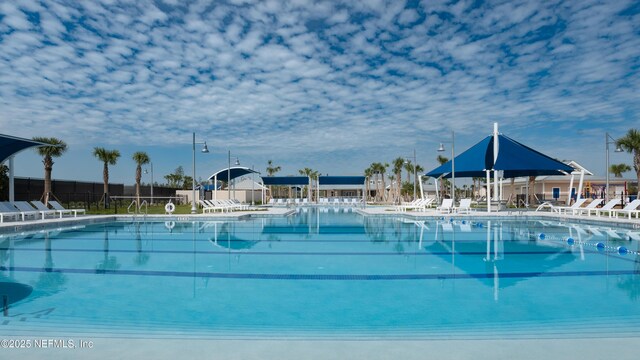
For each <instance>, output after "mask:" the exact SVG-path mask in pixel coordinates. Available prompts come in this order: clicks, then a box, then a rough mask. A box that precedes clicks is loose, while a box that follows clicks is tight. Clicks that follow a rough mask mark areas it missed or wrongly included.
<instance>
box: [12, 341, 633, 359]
mask: <svg viewBox="0 0 640 360" xmlns="http://www.w3.org/2000/svg"><path fill="white" fill-rule="evenodd" d="M83 340H86V341H92V348H78V347H76V348H75V349H61V348H47V349H42V348H40V349H33V348H31V349H0V354H3V353H7V354H9V353H10V354H11V355H10V356H11V357H15V358H20V359H48V360H51V359H221V360H240V359H243V360H247V359H256V360H258V359H259V360H269V359H274V360H275V359H277V360H299V359H305V360H306V359H310V360H315V359H323V360H325V359H366V360H383V359H385V360H386V359H403V360H413V359H416V360H418V359H420V360H424V359H473V360H484V359H486V360H501V359H519V360H529V359H531V360H541V359H545V360H549V359H581V360H591V359H593V360H596V359H617V360H626V359H629V360H631V359H634V360H635V359H637V358H638V350H637V349H638V347H639V346H640V338H602V339H593V338H590V339H580V338H575V339H559V340H554V339H543V340H539V339H532V340H433V341H431V340H422V341H421V340H363V341H350V340H286V339H283V340H271V339H269V340H255V339H251V340H243V339H238V340H209V339H202V340H196V339H126V338H91V339H90V338H85V339H83ZM76 344H77V342H76Z"/></svg>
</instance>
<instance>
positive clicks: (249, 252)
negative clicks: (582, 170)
mask: <svg viewBox="0 0 640 360" xmlns="http://www.w3.org/2000/svg"><path fill="white" fill-rule="evenodd" d="M13 250H14V251H33V252H42V251H45V250H43V249H33V248H28V249H27V248H16V249H13ZM51 252H53V253H62V252H87V253H102V252H104V250H103V249H74V248H54V249H51ZM107 252H109V253H125V254H126V253H139V252H143V253H146V254H212V255H227V254H229V253H238V252H239V250H228V251H211V250H196V251H193V250H143V251H138V250H131V249H109V251H107ZM590 252H593V253H596V251H590ZM241 253H242V255H301V256H304V255H313V256H397V255H403V256H404V255H416V256H432V255H435V256H442V255H451V252H449V251H437V252H427V251H423V250H415V251H404V252H400V253H398V252H395V251H393V252H331V251H324V252H320V251H318V252H301V251H252V250H247V251H241ZM486 254H487V252H486V251H457V252H456V255H486ZM504 254H505V255H554V254H558V252H557V251H514V252H505V253H504Z"/></svg>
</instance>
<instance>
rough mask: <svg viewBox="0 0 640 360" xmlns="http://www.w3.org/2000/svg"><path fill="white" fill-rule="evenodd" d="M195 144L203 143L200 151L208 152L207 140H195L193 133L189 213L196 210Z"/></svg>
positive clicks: (193, 212)
mask: <svg viewBox="0 0 640 360" xmlns="http://www.w3.org/2000/svg"><path fill="white" fill-rule="evenodd" d="M196 144H203V146H202V150H201V152H203V153H205V154H206V153H208V152H209V149H208V148H207V142H206V141H203V142H196V133H195V132H194V133H193V178H192V179H191V187H192V190H193V194H192V195H193V197H192V198H191V213H192V214H195V213H197V212H198V209H197V208H196Z"/></svg>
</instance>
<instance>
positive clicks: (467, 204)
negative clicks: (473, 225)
mask: <svg viewBox="0 0 640 360" xmlns="http://www.w3.org/2000/svg"><path fill="white" fill-rule="evenodd" d="M453 211H455V212H457V213H458V214H462V213H467V214H468V213H470V212H471V199H462V200H460V205H458V206H456V207H454V208H453Z"/></svg>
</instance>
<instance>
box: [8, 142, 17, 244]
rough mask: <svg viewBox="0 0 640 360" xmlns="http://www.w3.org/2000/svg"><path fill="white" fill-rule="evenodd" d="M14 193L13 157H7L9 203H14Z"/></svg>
mask: <svg viewBox="0 0 640 360" xmlns="http://www.w3.org/2000/svg"><path fill="white" fill-rule="evenodd" d="M15 191H16V189H15V184H14V174H13V155H11V156H9V201H10V202H14V201H15V200H16V198H15V196H16V194H15ZM12 253H13V252H12Z"/></svg>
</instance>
